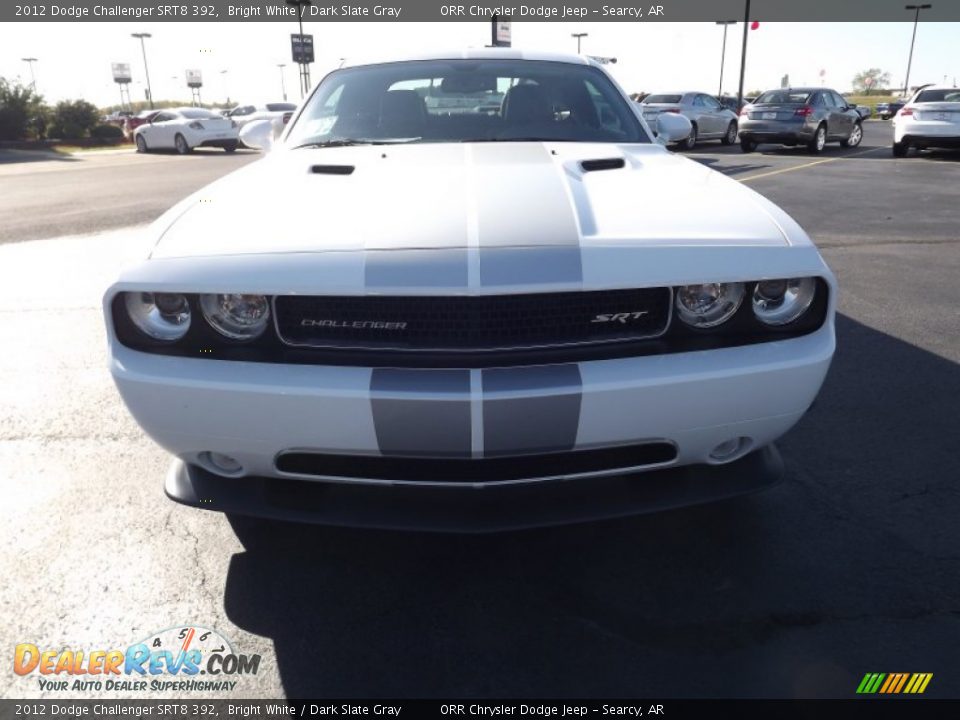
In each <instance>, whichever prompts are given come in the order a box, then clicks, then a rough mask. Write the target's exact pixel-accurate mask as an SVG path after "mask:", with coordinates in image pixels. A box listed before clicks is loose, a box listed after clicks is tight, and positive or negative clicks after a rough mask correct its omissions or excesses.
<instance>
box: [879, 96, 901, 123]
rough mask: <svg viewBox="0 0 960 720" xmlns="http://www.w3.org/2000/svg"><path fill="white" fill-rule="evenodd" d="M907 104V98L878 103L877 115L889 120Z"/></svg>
mask: <svg viewBox="0 0 960 720" xmlns="http://www.w3.org/2000/svg"><path fill="white" fill-rule="evenodd" d="M906 104H907V100H906V98H899V99H897V100H889V101H887V102H879V103H877V115H879V116H880V118H881V119H883V120H889V119H890V118H892V117H893V116H894V115H896V114H897V113H898V112H900V108H902V107H903V106H904V105H906Z"/></svg>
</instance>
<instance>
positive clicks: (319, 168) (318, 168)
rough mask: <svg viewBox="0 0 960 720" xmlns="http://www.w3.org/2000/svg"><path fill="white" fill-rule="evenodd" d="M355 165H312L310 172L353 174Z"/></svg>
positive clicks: (316, 173) (318, 173)
mask: <svg viewBox="0 0 960 720" xmlns="http://www.w3.org/2000/svg"><path fill="white" fill-rule="evenodd" d="M354 169H355V168H354V166H353V165H311V166H310V172H311V173H313V174H314V175H353V171H354Z"/></svg>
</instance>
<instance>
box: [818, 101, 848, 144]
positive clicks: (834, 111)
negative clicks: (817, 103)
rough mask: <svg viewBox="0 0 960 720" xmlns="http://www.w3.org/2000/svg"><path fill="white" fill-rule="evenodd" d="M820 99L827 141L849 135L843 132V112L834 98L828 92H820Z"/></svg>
mask: <svg viewBox="0 0 960 720" xmlns="http://www.w3.org/2000/svg"><path fill="white" fill-rule="evenodd" d="M820 97H821V98H822V99H823V104H824V106H825V107H826V121H827V139H828V140H836V139H838V138H841V137H846V136H847V135H849V133H844V131H843V127H844V125H845V120H844V117H843V112H842V110H841V109H840V106H839V105H838V103H837V99H836V96H834V94H833V93H832V92H830V91H829V90H822V91H821V92H820Z"/></svg>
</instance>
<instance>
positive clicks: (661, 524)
mask: <svg viewBox="0 0 960 720" xmlns="http://www.w3.org/2000/svg"><path fill="white" fill-rule="evenodd" d="M890 135H891V133H890V129H889V124H888V123H885V122H870V123H868V124H867V129H866V137H865V141H864V144H863V145H862V146H861V147H859V148H857V149H856V150H840V149H839V148H837V147H836V146H835V145H831V146H829V147H828V149H827V150H826V152H825V153H824V154H823V155H822V156H820V157H816V158H811V157H810V156H809V155H807V154H806V153H805V152H803V151H802V150H791V149H782V148H776V147H772V146H771V147H763V148H761V151H760V152H757V153H753V154H749V155H745V154H742V153H741V152H740V150H739V148H738V147H734V148H722V147H721V146H720V145H719V144H717V143H703V144H701V145H699V146H698V147H697V149H696V150H695V151H693V152H690V153H687V155H688V156H689V157H691V158H692V159H695V160H697V161H699V162H703V163H706V164H708V165H710V166H711V167H713V168H715V169H717V170H719V171H721V172H724V173H727V174H729V175H731V176H733V177H735V178H737V179H738V180H740V181H742V182H745V183H747V184H749V185H750V187H752V188H754V189H755V190H757V191H758V192H760V193H762V194H763V195H766V196H767V197H769V198H770V199H772V200H773V201H774V202H776V203H778V204H779V205H781V206H782V207H783V208H784V209H785V210H787V211H788V212H789V213H790V214H792V215H793V216H794V217H795V218H796V219H797V220H798V221H799V222H800V223H801V225H803V226H804V227H805V228H806V229H807V231H808V232H809V233H810V234H811V236H812V237H813V238H814V240H815V241H817V243H818V244H819V245H820V246H821V248H822V249H823V253H824V256H825V258H826V260H827V262H828V263H829V264H830V265H831V267H832V268H833V270H834V272H835V273H836V274H837V276H838V278H839V282H840V287H841V293H842V295H841V299H840V316H839V318H838V351H837V355H836V357H835V360H834V363H833V366H832V369H831V371H830V374H829V377H828V379H827V382H826V385H825V387H824V389H823V391H822V392H821V395H820V398H819V400H818V402H817V404H816V405H815V406H814V408H813V409H812V410H811V411H810V412H809V413H808V414H807V416H806V417H805V418H804V419H803V420H802V421H801V423H800V424H799V425H798V426H797V427H796V428H795V429H794V430H793V431H792V432H791V433H790V434H789V435H787V436H786V437H785V438H784V439H783V440H782V441H781V442H780V443H779V447H780V449H781V452H782V453H783V456H784V459H785V461H786V463H787V468H788V476H787V479H786V481H785V482H784V483H782V484H781V485H779V486H778V487H776V488H774V489H772V490H770V491H768V492H765V493H762V494H758V495H754V496H749V497H745V498H740V499H736V500H731V501H726V502H723V503H719V504H715V505H709V506H702V507H695V508H689V509H684V510H678V511H672V512H667V513H662V514H655V515H647V516H641V517H637V518H631V519H627V520H619V521H613V522H604V523H594V524H584V525H578V526H571V527H562V528H554V529H549V530H537V531H527V532H519V533H509V534H502V535H493V536H437V535H431V534H416V533H390V532H371V531H357V530H345V529H337V528H319V527H301V526H285V527H277V528H273V529H272V530H271V531H270V533H269V534H264V535H261V536H259V537H256V538H255V539H256V541H257V542H256V543H250V546H249V547H244V546H243V545H242V544H241V543H240V542H239V541H238V540H237V538H236V537H235V536H234V534H233V532H232V531H231V528H230V526H229V525H228V523H227V521H226V520H225V519H224V518H223V517H221V516H220V515H217V514H213V513H205V512H202V511H197V510H192V509H187V508H183V507H180V506H177V505H174V504H173V503H170V502H169V501H167V500H166V499H165V498H164V496H163V491H162V481H163V477H164V474H165V472H166V470H167V467H168V465H169V458H168V457H167V456H166V455H165V453H164V452H163V451H161V450H160V449H159V448H157V447H156V446H154V445H153V444H152V442H150V441H149V440H147V439H146V438H145V436H144V435H143V434H142V433H141V431H140V430H139V428H138V427H137V426H136V424H135V423H134V422H133V421H132V420H131V419H130V417H129V416H128V414H127V412H126V410H125V408H124V407H123V406H122V404H121V403H120V400H119V397H118V396H117V393H116V391H115V389H114V388H113V385H112V383H111V380H110V378H109V376H108V373H107V371H106V368H105V352H104V346H105V338H104V332H103V322H102V317H101V313H100V309H99V301H100V297H101V294H102V291H103V289H104V288H105V286H106V285H107V284H108V283H109V282H110V281H111V279H112V277H113V276H114V275H115V273H116V272H117V270H118V268H119V267H120V265H121V264H122V263H123V262H124V260H126V259H127V258H131V257H134V256H135V255H136V253H137V251H138V249H139V247H138V240H137V236H136V233H135V228H134V229H131V228H129V227H127V226H129V225H133V224H134V223H143V222H146V221H148V220H149V219H150V215H151V214H152V213H155V212H159V210H162V209H163V208H162V207H159V206H160V205H162V204H163V203H166V205H169V204H170V203H172V202H173V201H175V200H176V199H178V197H177V196H182V195H186V194H187V193H188V192H190V191H191V190H192V189H194V188H195V187H197V186H199V185H198V183H199V184H200V185H202V184H203V182H206V181H207V180H208V179H210V177H214V176H216V175H218V174H221V173H223V172H227V171H228V170H230V169H233V168H235V167H238V166H240V165H241V164H243V163H245V162H249V161H250V160H251V157H254V156H247V157H243V156H241V155H240V154H238V155H237V156H234V157H228V156H224V155H222V154H221V155H217V156H213V155H212V154H211V156H210V157H206V154H200V153H198V154H197V155H196V156H194V157H190V158H178V157H175V156H156V160H155V158H154V156H151V157H150V158H148V162H149V163H150V165H149V169H150V171H151V173H153V172H155V171H156V172H160V168H163V170H162V173H163V176H164V178H165V179H164V181H163V183H164V187H166V188H167V190H165V194H164V195H163V198H162V201H161V202H156V201H155V200H154V199H153V198H150V199H149V205H148V206H144V205H142V204H140V203H139V202H138V199H137V197H135V193H133V194H131V196H130V197H128V200H127V201H124V202H129V209H128V210H127V211H125V212H126V213H127V214H123V213H121V215H122V217H121V218H120V220H121V222H119V223H117V222H114V220H116V219H117V218H115V217H113V216H114V214H115V213H114V212H106V213H103V212H102V211H103V208H102V207H101V205H102V204H103V203H104V202H106V199H108V198H113V197H116V196H115V195H114V192H116V193H118V194H122V193H124V192H126V191H125V190H124V186H125V185H126V184H128V181H127V178H128V177H132V176H134V175H137V176H139V175H141V174H143V173H142V170H143V168H142V167H139V168H138V167H137V166H136V165H137V164H138V163H140V162H141V159H140V158H139V157H138V156H133V155H130V156H122V155H121V156H116V157H113V158H111V159H107V158H100V159H98V160H96V163H97V164H96V165H95V166H94V167H91V168H90V173H89V174H87V175H83V177H84V178H85V179H86V184H85V185H83V186H82V187H78V186H77V184H76V183H75V182H73V181H70V180H64V179H63V178H64V177H65V174H64V173H60V172H56V171H55V169H54V168H48V169H43V168H41V167H36V165H37V164H32V165H34V166H35V167H34V168H33V169H32V170H31V168H30V167H28V166H27V165H25V164H8V165H6V166H4V165H0V182H3V185H4V188H9V187H12V188H13V190H12V192H13V194H14V197H16V196H17V195H16V194H17V193H18V192H24V191H23V190H22V188H23V187H39V186H40V184H41V183H43V187H44V188H45V195H44V196H43V197H40V198H34V199H33V202H34V203H35V205H33V206H27V210H28V211H18V210H17V208H18V207H20V206H18V205H16V204H11V203H10V201H9V200H4V201H0V228H3V231H2V232H3V233H4V234H3V237H2V239H0V242H2V241H4V240H5V241H6V244H3V245H0V323H2V331H3V337H4V338H5V341H4V343H3V345H4V351H3V352H2V353H0V408H3V410H2V411H0V492H2V493H3V497H4V502H3V503H2V509H0V519H2V522H3V524H4V526H5V527H6V528H7V533H8V537H9V538H11V539H12V540H11V541H9V542H7V543H6V544H5V545H4V547H3V549H2V551H0V572H2V577H4V578H5V579H6V582H5V583H4V584H3V587H2V589H0V608H2V610H3V617H4V618H5V622H4V623H3V625H2V626H0V647H5V648H12V646H13V645H15V644H16V643H20V642H34V643H37V644H41V645H44V646H48V647H52V648H60V647H65V646H73V647H83V648H90V649H93V648H107V647H125V646H126V644H128V643H129V642H131V641H133V640H139V639H141V638H143V637H146V636H148V635H149V634H150V633H152V632H154V631H157V630H161V629H164V628H169V627H172V626H178V625H181V624H193V623H196V624H200V625H205V626H208V627H213V628H216V629H218V630H219V631H221V632H222V633H223V634H224V635H226V636H227V637H229V638H230V639H231V640H232V641H233V643H234V645H235V647H237V648H239V649H240V650H241V651H242V652H245V653H260V654H262V655H263V657H264V661H263V663H262V665H261V670H260V673H259V674H258V675H256V676H255V677H246V678H242V679H241V680H242V681H241V683H240V685H239V686H238V689H237V690H236V692H235V694H234V696H235V697H249V698H252V697H275V696H277V695H281V694H285V695H287V696H290V697H304V696H314V697H318V696H319V697H323V696H326V697H351V696H355V697H389V696H396V697H424V696H426V697H435V696H456V697H537V696H551V697H609V698H617V697H643V696H646V697H794V696H795V697H844V698H846V697H851V696H852V694H853V691H854V690H855V688H856V685H857V683H858V682H859V680H860V678H861V677H862V676H863V674H864V673H865V672H868V671H874V672H876V671H885V672H892V671H898V672H899V671H907V672H932V673H934V679H933V681H932V682H931V684H930V686H929V688H928V690H927V695H928V696H930V697H957V696H960V675H958V674H957V661H956V657H957V655H956V647H957V645H958V642H960V574H958V572H957V568H958V561H960V523H957V520H956V519H957V517H958V516H960V485H958V479H960V443H958V441H957V428H958V427H960V403H958V399H960V312H958V309H957V307H958V301H960V290H958V286H957V278H960V223H958V222H957V218H958V213H957V198H958V195H957V188H958V187H960V152H953V153H948V152H942V153H939V152H934V153H924V154H922V155H920V156H913V155H911V157H909V158H905V159H894V158H892V157H891V155H890V150H889V144H890ZM51 162H53V161H51ZM86 162H92V161H88V160H86V159H84V160H82V161H77V163H86ZM187 163H189V164H190V167H191V170H192V169H193V167H194V166H195V167H196V168H201V169H202V172H200V171H199V170H198V171H196V172H198V173H199V174H194V173H193V172H192V171H191V172H190V173H185V172H184V170H183V169H184V168H186V167H187ZM72 164H76V163H72ZM41 165H42V163H41ZM14 166H15V167H14ZM10 168H13V169H10ZM70 172H74V173H77V172H86V170H83V169H81V168H78V169H76V170H70ZM41 173H43V174H45V177H46V178H47V181H46V182H44V181H43V180H42V179H38V178H37V177H34V175H38V174H41ZM180 173H182V174H184V175H186V177H181V178H180V181H179V182H178V181H177V179H176V178H177V175H178V174H180ZM11 175H16V176H17V177H19V178H21V179H20V180H18V181H15V182H13V183H11V182H9V181H8V178H9V177H10V176H11ZM201 175H202V177H201ZM208 175H209V177H208ZM78 177H79V176H78ZM24 178H26V179H24ZM19 182H23V183H26V185H25V186H21V185H19V184H18V183H19ZM130 182H132V181H130ZM61 193H63V194H64V197H71V198H75V199H76V202H77V203H78V205H77V214H76V215H75V216H74V217H73V218H60V219H59V220H57V221H56V223H54V224H50V223H49V221H48V220H47V219H46V218H45V217H43V215H44V213H41V212H39V211H38V208H39V207H40V206H43V207H46V206H47V205H53V206H56V205H57V203H58V198H59V197H60V194H61ZM21 202H26V201H25V200H22V201H21ZM110 202H112V201H110ZM696 203H697V198H696V197H690V198H689V204H690V207H691V209H693V208H695V207H696ZM83 208H86V210H85V211H84V209H83ZM117 212H120V211H119V210H118V211H117ZM123 218H127V219H126V220H123ZM68 227H73V228H75V229H73V230H68V229H67V228H68ZM11 228H13V229H11ZM110 228H113V229H110ZM118 228H119V229H118ZM94 231H101V232H96V233H95V234H84V235H80V234H78V233H81V232H82V233H90V232H94ZM68 233H69V234H68ZM65 235H66V236H65ZM32 238H45V239H37V240H31V239H32ZM21 241H22V242H21ZM2 694H3V696H5V697H40V696H50V697H68V696H69V694H64V693H45V692H44V691H41V690H40V689H39V687H38V686H37V684H36V679H35V678H29V679H27V678H16V679H15V680H13V681H11V682H8V683H6V684H5V685H4V686H3V688H2ZM174 694H175V693H174ZM116 695H117V696H127V695H129V694H128V693H123V692H120V693H117V694H116Z"/></svg>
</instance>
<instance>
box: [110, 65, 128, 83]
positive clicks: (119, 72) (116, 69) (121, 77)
mask: <svg viewBox="0 0 960 720" xmlns="http://www.w3.org/2000/svg"><path fill="white" fill-rule="evenodd" d="M110 69H111V70H112V71H113V81H114V82H115V83H128V82H130V80H131V77H130V63H110Z"/></svg>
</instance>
